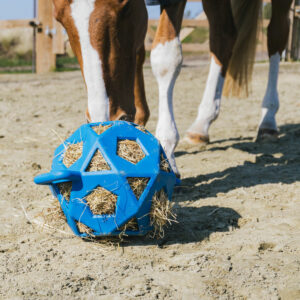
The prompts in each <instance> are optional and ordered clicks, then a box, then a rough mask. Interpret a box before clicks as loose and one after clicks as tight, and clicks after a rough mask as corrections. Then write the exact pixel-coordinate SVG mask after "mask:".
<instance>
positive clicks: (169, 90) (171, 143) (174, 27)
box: [151, 0, 186, 174]
mask: <svg viewBox="0 0 300 300" xmlns="http://www.w3.org/2000/svg"><path fill="white" fill-rule="evenodd" d="M185 4H186V0H184V1H181V2H179V3H178V4H175V5H171V6H167V7H162V8H161V16H160V20H159V25H158V28H157V31H156V35H155V38H154V42H153V45H152V51H151V66H152V71H153V74H154V76H155V77H156V80H157V82H158V89H159V115H158V123H157V127H156V137H157V138H158V139H159V140H160V142H161V145H162V147H163V148H164V150H165V153H166V155H167V158H168V159H169V162H170V164H171V167H172V169H173V171H174V172H175V173H176V174H179V172H178V170H177V167H176V162H175V157H174V150H175V148H176V145H177V143H178V140H179V134H178V130H177V127H176V123H175V119H174V112H173V89H174V85H175V81H176V79H177V77H178V75H179V73H180V69H181V64H182V51H181V43H180V40H179V32H180V28H181V22H182V18H183V12H184V7H185Z"/></svg>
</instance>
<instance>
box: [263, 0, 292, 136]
mask: <svg viewBox="0 0 300 300" xmlns="http://www.w3.org/2000/svg"><path fill="white" fill-rule="evenodd" d="M291 4H292V0H273V1H272V17H271V21H270V24H269V27H268V51H269V57H270V67H269V78H268V85H267V90H266V93H265V96H264V99H263V102H262V117H261V120H260V124H259V130H258V135H257V140H258V141H260V140H274V139H276V138H277V136H278V128H277V124H276V119H275V117H276V113H277V111H278V109H279V97H278V91H277V82H278V73H279V64H280V58H281V54H282V52H283V51H284V49H285V47H286V44H287V40H288V35H289V9H290V7H291Z"/></svg>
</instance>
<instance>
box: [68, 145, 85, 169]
mask: <svg viewBox="0 0 300 300" xmlns="http://www.w3.org/2000/svg"><path fill="white" fill-rule="evenodd" d="M82 149H83V142H81V143H77V144H70V145H68V147H67V149H66V151H65V153H64V159H63V163H64V165H65V166H66V167H67V168H69V167H71V166H72V165H73V164H74V163H75V162H76V161H77V160H78V159H79V158H80V157H81V155H82Z"/></svg>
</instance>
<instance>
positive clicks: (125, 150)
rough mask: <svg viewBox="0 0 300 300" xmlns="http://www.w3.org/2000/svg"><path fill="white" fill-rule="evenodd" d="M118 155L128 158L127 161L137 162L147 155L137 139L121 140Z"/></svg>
mask: <svg viewBox="0 0 300 300" xmlns="http://www.w3.org/2000/svg"><path fill="white" fill-rule="evenodd" d="M117 155H118V156H120V157H122V158H124V159H126V160H127V161H129V162H131V163H133V164H137V163H138V162H139V161H141V160H142V159H143V158H144V157H145V153H144V152H143V150H142V149H141V147H140V145H139V144H138V143H137V142H136V141H131V140H119V141H118V149H117Z"/></svg>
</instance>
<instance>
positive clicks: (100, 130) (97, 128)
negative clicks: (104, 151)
mask: <svg viewBox="0 0 300 300" xmlns="http://www.w3.org/2000/svg"><path fill="white" fill-rule="evenodd" d="M110 127H111V125H97V126H92V129H93V130H94V131H95V132H96V133H97V134H99V135H100V134H102V133H103V132H104V131H106V130H107V129H109V128H110Z"/></svg>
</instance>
